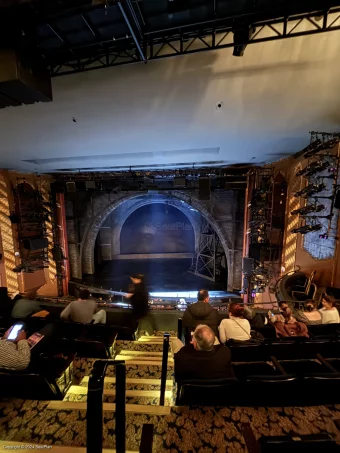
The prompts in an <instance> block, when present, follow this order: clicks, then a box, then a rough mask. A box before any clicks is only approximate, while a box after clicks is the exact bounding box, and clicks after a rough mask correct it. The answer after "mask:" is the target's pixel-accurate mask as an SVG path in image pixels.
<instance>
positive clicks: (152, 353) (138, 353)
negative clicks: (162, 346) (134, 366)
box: [119, 349, 171, 357]
mask: <svg viewBox="0 0 340 453" xmlns="http://www.w3.org/2000/svg"><path fill="white" fill-rule="evenodd" d="M119 354H121V355H134V356H145V357H162V356H163V351H133V350H130V349H122V350H121V351H120V352H119ZM170 355H171V352H170V351H169V356H170Z"/></svg>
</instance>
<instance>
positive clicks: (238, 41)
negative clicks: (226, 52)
mask: <svg viewBox="0 0 340 453" xmlns="http://www.w3.org/2000/svg"><path fill="white" fill-rule="evenodd" d="M254 32H255V28H254V27H250V26H249V25H242V26H239V28H237V29H235V30H234V50H233V55H234V57H243V55H244V51H245V50H246V47H247V44H248V42H249V41H250V39H251V37H252V36H253V34H254Z"/></svg>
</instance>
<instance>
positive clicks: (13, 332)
mask: <svg viewBox="0 0 340 453" xmlns="http://www.w3.org/2000/svg"><path fill="white" fill-rule="evenodd" d="M23 327H24V325H23V324H15V325H14V326H13V327H12V329H11V331H10V334H9V335H8V337H7V340H15V339H16V337H17V336H18V333H19V332H20V330H21V329H22V328H23Z"/></svg>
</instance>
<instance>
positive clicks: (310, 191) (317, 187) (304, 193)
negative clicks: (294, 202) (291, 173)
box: [294, 183, 326, 198]
mask: <svg viewBox="0 0 340 453" xmlns="http://www.w3.org/2000/svg"><path fill="white" fill-rule="evenodd" d="M325 189H326V186H325V184H323V183H321V184H309V185H308V186H306V187H305V188H304V189H302V190H300V191H299V192H296V193H295V194H294V197H296V198H298V197H304V198H308V197H310V196H311V195H314V194H315V193H319V192H322V191H323V190H325Z"/></svg>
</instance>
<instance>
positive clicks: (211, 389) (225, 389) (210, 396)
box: [176, 378, 240, 406]
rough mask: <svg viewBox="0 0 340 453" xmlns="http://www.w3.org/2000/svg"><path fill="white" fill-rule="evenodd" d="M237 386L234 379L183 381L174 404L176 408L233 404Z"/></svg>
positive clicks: (237, 382) (237, 383)
mask: <svg viewBox="0 0 340 453" xmlns="http://www.w3.org/2000/svg"><path fill="white" fill-rule="evenodd" d="M239 385H240V383H239V381H238V380H237V379H236V378H228V379H209V380H201V379H200V380H198V379H197V380H190V381H184V382H182V383H181V386H180V387H179V389H178V393H177V401H176V404H177V405H178V406H226V405H229V404H235V395H237V394H238V393H239V391H238V390H237V389H238V388H239Z"/></svg>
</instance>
